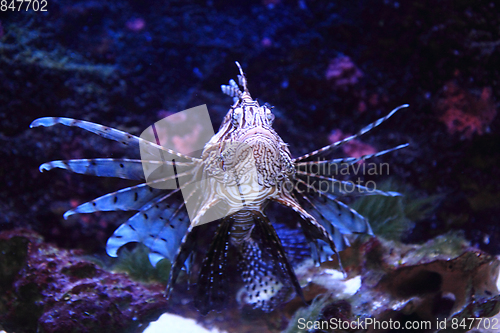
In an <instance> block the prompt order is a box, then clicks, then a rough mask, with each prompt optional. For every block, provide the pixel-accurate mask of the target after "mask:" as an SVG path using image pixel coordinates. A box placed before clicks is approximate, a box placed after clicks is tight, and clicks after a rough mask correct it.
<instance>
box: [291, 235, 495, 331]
mask: <svg viewBox="0 0 500 333" xmlns="http://www.w3.org/2000/svg"><path fill="white" fill-rule="evenodd" d="M357 251H358V252H357V253H356V252H355V251H352V252H351V253H350V254H349V255H350V256H359V260H358V261H357V262H356V263H351V267H345V268H346V270H347V271H349V276H352V275H355V274H358V272H359V273H360V274H361V281H362V285H361V287H360V288H359V290H358V292H356V293H355V294H354V295H351V296H349V295H346V294H345V292H344V290H345V289H343V288H342V287H340V286H339V285H346V284H347V283H348V282H349V281H351V280H353V279H350V280H347V281H346V280H345V279H344V280H343V279H342V278H341V277H340V278H339V277H338V274H337V275H335V274H326V273H328V272H329V271H332V269H331V268H329V267H331V265H332V264H331V263H325V264H323V265H322V266H321V267H314V265H313V263H309V264H310V267H309V268H303V269H301V270H300V272H301V275H300V276H299V275H298V277H299V278H300V280H301V281H303V282H304V283H305V281H308V282H309V285H308V287H307V288H306V292H305V295H306V299H308V300H312V299H314V301H313V302H312V305H311V306H309V307H307V308H302V309H300V310H299V311H297V312H296V313H295V315H294V317H293V318H292V319H291V320H290V323H289V326H288V328H287V330H286V331H285V332H310V331H311V330H307V329H302V328H303V327H304V325H303V324H302V325H301V326H299V323H301V322H302V323H305V322H307V321H309V322H311V323H313V324H314V322H315V321H316V322H319V325H322V324H321V323H324V322H326V323H331V322H336V323H338V322H339V321H344V322H346V324H349V323H354V325H356V324H357V322H358V321H359V322H361V323H364V322H365V320H366V319H368V318H371V319H373V320H377V321H379V322H382V321H385V322H388V321H389V320H392V321H393V322H395V323H396V322H397V323H398V324H399V325H401V327H404V325H405V323H406V322H410V321H419V322H423V321H426V322H428V323H430V325H431V326H432V328H430V327H429V329H427V330H424V329H421V330H420V331H421V332H424V331H425V332H431V331H435V330H436V323H437V320H436V318H437V319H438V320H440V321H443V320H445V319H446V321H447V323H448V325H450V324H451V319H452V318H463V317H469V318H479V317H489V316H493V315H495V314H496V313H497V312H498V310H499V309H498V306H497V304H498V302H499V300H500V296H499V295H498V290H497V286H496V281H497V277H498V270H499V266H500V261H499V260H498V259H497V258H495V257H494V256H491V255H488V254H486V253H484V252H481V251H479V250H476V249H472V248H469V247H468V243H467V242H466V241H465V240H464V239H463V238H462V236H461V235H459V234H453V233H449V234H447V235H443V236H439V237H436V238H435V239H433V240H431V241H428V242H427V243H425V244H421V245H402V244H400V243H397V242H388V241H383V240H379V239H376V238H372V239H371V240H370V241H369V242H367V243H365V244H363V245H362V246H360V247H358V250H357ZM352 265H355V266H358V267H354V266H352ZM328 275H330V277H328ZM358 277H359V276H358ZM327 280H329V283H328V282H327ZM316 295H323V296H322V297H316ZM374 300H376V301H374ZM332 319H334V320H333V321H331V320H332ZM310 326H311V325H310ZM301 327H302V328H301ZM328 327H329V326H327V325H324V326H319V327H317V328H318V329H317V330H315V331H314V332H330V331H331V327H330V328H328ZM309 328H311V327H309ZM351 328H352V327H351ZM364 329H368V331H370V332H371V331H372V330H373V327H371V328H370V327H365V328H364ZM363 331H365V330H363ZM383 331H384V332H388V330H383ZM454 332H455V330H454Z"/></svg>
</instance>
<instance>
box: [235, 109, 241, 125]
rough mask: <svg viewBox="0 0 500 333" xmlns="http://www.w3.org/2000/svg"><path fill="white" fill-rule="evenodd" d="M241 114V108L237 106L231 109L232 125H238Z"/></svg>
mask: <svg viewBox="0 0 500 333" xmlns="http://www.w3.org/2000/svg"><path fill="white" fill-rule="evenodd" d="M242 115H243V109H242V108H237V109H234V111H233V125H238V124H239V123H240V120H241V116H242Z"/></svg>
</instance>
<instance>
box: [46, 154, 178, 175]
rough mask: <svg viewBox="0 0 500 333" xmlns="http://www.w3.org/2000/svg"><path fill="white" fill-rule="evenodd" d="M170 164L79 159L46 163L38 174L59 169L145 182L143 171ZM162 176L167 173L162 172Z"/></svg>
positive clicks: (112, 159)
mask: <svg viewBox="0 0 500 333" xmlns="http://www.w3.org/2000/svg"><path fill="white" fill-rule="evenodd" d="M172 163H173V162H171V161H165V162H162V161H146V160H131V159H114V158H95V159H79V160H67V161H52V162H47V163H44V164H42V165H41V166H40V172H43V171H48V170H52V169H54V168H60V169H66V170H69V171H72V172H75V173H79V174H84V175H91V176H98V177H117V178H122V179H132V180H145V179H146V178H145V174H144V170H161V169H162V167H164V166H171V165H172ZM163 174H167V173H166V172H164V173H163Z"/></svg>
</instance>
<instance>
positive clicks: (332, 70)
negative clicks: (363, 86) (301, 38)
mask: <svg viewBox="0 0 500 333" xmlns="http://www.w3.org/2000/svg"><path fill="white" fill-rule="evenodd" d="M325 77H326V79H327V80H329V81H333V84H334V86H335V87H336V88H345V87H347V86H352V85H355V84H356V83H358V80H359V79H360V78H362V77H363V73H362V72H361V70H359V68H358V67H356V65H355V64H354V63H353V62H352V61H351V58H349V57H347V56H341V57H337V58H335V59H332V60H331V61H330V64H329V65H328V69H327V70H326V73H325Z"/></svg>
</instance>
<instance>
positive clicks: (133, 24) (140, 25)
mask: <svg viewBox="0 0 500 333" xmlns="http://www.w3.org/2000/svg"><path fill="white" fill-rule="evenodd" d="M125 27H127V29H128V30H130V31H133V32H139V31H142V30H144V28H145V27H146V21H145V20H144V19H143V18H132V19H130V20H128V21H127V22H126V23H125Z"/></svg>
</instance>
